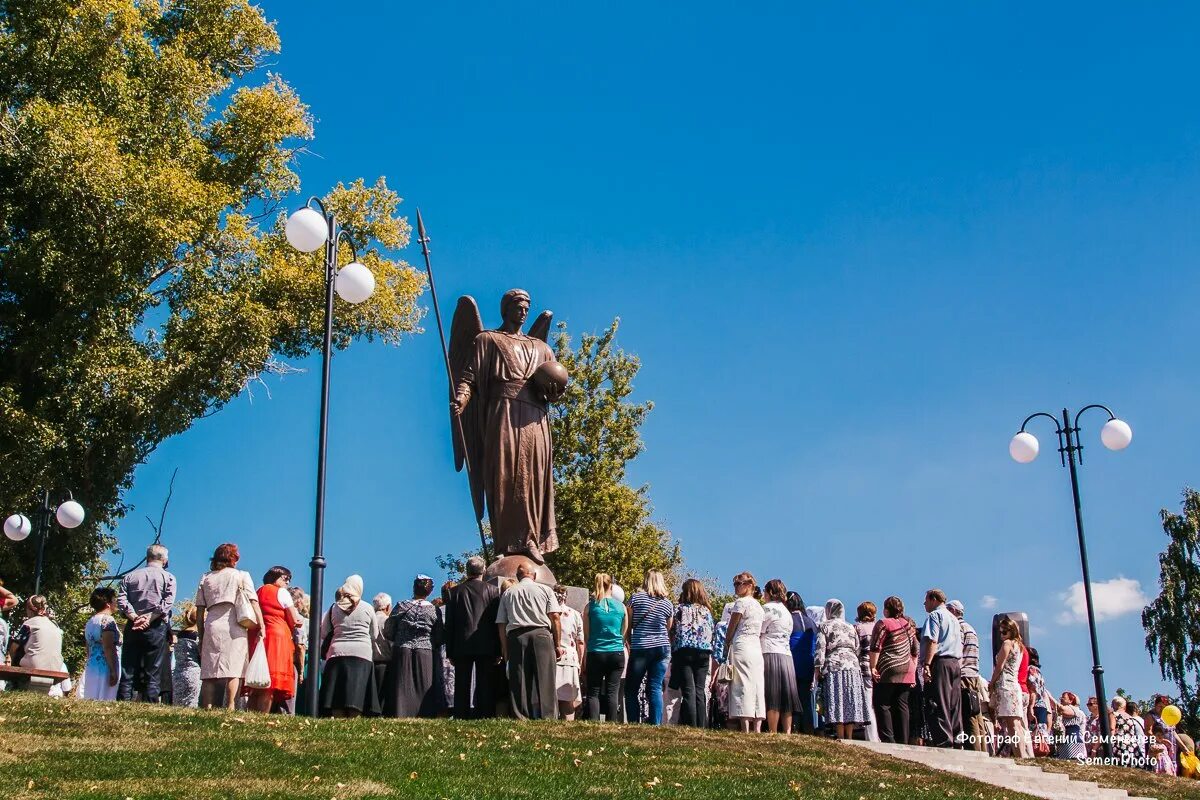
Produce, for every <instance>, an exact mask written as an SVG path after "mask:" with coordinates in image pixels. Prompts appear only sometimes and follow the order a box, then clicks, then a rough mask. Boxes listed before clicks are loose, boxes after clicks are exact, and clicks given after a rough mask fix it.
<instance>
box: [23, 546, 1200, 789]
mask: <svg viewBox="0 0 1200 800" xmlns="http://www.w3.org/2000/svg"><path fill="white" fill-rule="evenodd" d="M167 555H168V554H167V550H166V548H165V547H162V546H161V545H157V544H156V545H153V546H151V547H150V548H149V550H148V551H147V557H146V564H145V566H143V567H140V568H139V569H136V570H133V571H132V572H130V573H128V574H126V575H125V576H123V578H122V579H121V581H120V585H119V587H118V588H117V589H113V588H110V587H107V586H102V587H99V588H97V589H96V590H95V591H94V592H92V595H91V598H90V602H91V607H92V609H93V610H94V612H95V613H94V615H93V616H92V617H91V618H90V619H89V620H88V621H87V623H86V625H85V626H84V630H83V638H84V641H85V642H86V646H87V658H86V663H85V666H84V669H83V670H82V674H81V675H80V676H79V680H78V683H77V685H72V684H71V682H70V680H69V679H68V680H66V681H59V682H57V683H54V684H52V685H50V686H49V691H50V692H51V693H59V694H62V693H67V692H70V693H74V694H75V695H76V696H78V697H81V698H86V699H93V700H134V699H138V700H143V701H146V702H151V703H155V702H168V703H172V704H174V705H178V706H191V707H203V708H212V707H219V708H220V707H223V708H228V709H233V708H245V709H248V710H251V711H259V712H263V713H270V712H274V713H296V712H297V710H298V709H297V703H298V701H299V702H300V706H301V707H300V709H299V710H300V711H307V709H305V708H303V698H305V697H306V696H307V694H308V693H307V692H306V691H304V689H305V687H306V686H307V685H308V682H309V681H311V680H317V681H318V690H317V691H318V697H319V704H320V705H319V709H318V711H319V713H320V714H321V715H323V716H330V717H356V716H360V715H366V716H380V715H382V716H388V717H438V716H453V717H455V718H457V719H479V718H487V717H495V716H502V715H506V716H511V717H515V718H517V719H548V718H557V719H563V720H572V719H576V718H580V719H587V720H593V721H606V722H630V723H639V722H644V723H649V724H653V725H658V724H663V723H671V722H673V723H677V724H680V725H688V726H696V727H715V728H729V729H732V730H739V731H742V732H747V733H749V732H759V731H761V732H768V733H775V734H791V733H806V734H826V735H832V736H836V737H838V738H852V737H856V736H861V737H863V738H866V739H869V740H873V741H882V742H893V743H907V744H916V745H927V746H933V747H960V748H968V749H974V750H979V751H985V752H989V753H992V754H994V755H1011V756H1016V757H1034V756H1052V755H1054V756H1058V757H1061V758H1069V759H1085V758H1093V759H1094V758H1099V757H1100V756H1101V753H1102V747H1101V735H1100V728H1101V726H1100V719H1101V717H1100V714H1101V710H1100V709H1099V707H1098V704H1097V701H1096V698H1094V697H1092V698H1089V699H1088V701H1087V703H1086V705H1085V706H1080V703H1079V698H1078V696H1077V695H1075V694H1074V693H1072V692H1070V691H1064V692H1062V693H1061V694H1059V695H1058V698H1057V699H1055V696H1054V695H1053V694H1052V693H1051V692H1050V691H1049V689H1048V688H1047V686H1046V682H1045V679H1044V677H1043V675H1042V672H1041V662H1040V659H1039V656H1038V652H1037V650H1036V649H1034V648H1031V647H1028V646H1027V645H1026V644H1025V642H1024V641H1023V637H1022V632H1021V628H1020V626H1019V625H1018V624H1017V623H1016V622H1015V621H1013V620H1012V619H1009V618H1007V617H1006V618H1002V619H1001V620H1000V624H999V635H1000V640H999V646H998V647H996V648H995V650H996V655H995V659H994V662H993V664H992V666H991V670H990V675H989V674H988V672H987V670H986V666H985V665H983V664H981V661H980V649H979V636H978V633H977V632H976V630H975V628H974V627H973V626H972V625H971V624H970V623H969V622H968V621H967V620H966V618H965V609H964V606H963V604H962V603H961V602H960V601H957V600H951V601H949V602H948V601H947V598H946V596H945V594H944V593H943V592H941V591H940V590H938V589H930V590H929V591H928V592H927V593H926V595H925V598H924V610H925V618H924V621H923V622H922V623H921V624H920V625H918V624H917V623H916V622H915V621H914V620H913V619H912V618H911V617H910V616H908V615H907V614H906V613H905V606H904V602H903V600H901V598H899V597H896V596H891V597H888V598H886V599H885V600H884V603H883V616H882V618H877V611H878V609H877V606H876V605H875V604H874V603H873V602H870V601H866V602H862V603H860V604H859V605H858V606H857V608H856V613H855V618H854V621H853V622H850V621H848V620H847V618H846V608H845V606H844V605H843V603H842V602H841V601H840V600H837V599H830V600H829V601H827V602H826V603H825V604H824V605H823V606H806V605H805V603H804V600H803V599H802V598H801V597H800V595H799V594H797V593H796V592H794V591H789V590H788V589H787V587H786V586H785V584H784V582H783V581H782V580H780V579H777V578H776V579H772V580H769V581H767V583H766V584H765V586H763V587H762V589H760V588H759V586H758V583H757V581H756V580H755V578H754V576H753V575H751V574H750V573H748V572H742V573H740V574H738V575H737V576H736V577H735V578H734V580H733V590H734V598H733V600H732V601H730V602H729V603H727V604H725V605H724V607H723V609H722V610H721V613H720V615H719V616H715V615H714V614H713V611H714V609H713V607H712V605H711V602H710V598H709V596H708V594H707V592H706V590H705V587H704V585H703V584H702V583H701V582H700V581H699V580H696V579H694V578H689V579H687V580H685V581H684V582H683V584H682V586H681V587H680V592H679V594H678V596H677V597H672V595H671V594H670V593H669V592H668V588H667V581H666V579H665V577H664V575H663V574H662V573H660V572H658V571H656V570H649V571H647V572H646V573H645V576H644V580H643V581H642V583H641V585H640V586H638V587H636V588H635V589H634V590H633V591H632V592H630V593H629V594H628V596H627V595H626V592H625V590H624V589H623V588H622V587H621V586H619V585H618V584H616V583H615V582H614V581H613V579H612V577H611V576H609V575H608V574H605V573H600V574H597V575H596V576H595V580H594V585H593V586H592V591H591V592H590V598H589V599H588V601H587V602H586V603H585V604H582V609H581V610H580V609H577V608H574V607H572V605H570V604H568V602H567V600H568V589H567V587H565V586H561V585H560V586H553V587H552V586H548V585H546V584H543V583H540V582H538V581H537V580H536V578H537V575H536V572H535V568H533V567H531V566H522V567H520V568H519V569H518V571H517V573H516V576H515V578H511V579H507V580H504V581H502V582H499V583H497V582H494V581H489V580H485V579H484V573H485V567H486V565H485V562H484V561H483V559H482V558H479V557H474V558H471V559H469V560H468V561H467V562H466V564H465V570H464V575H463V577H462V580H460V581H457V582H455V581H448V582H446V583H445V584H443V585H442V586H441V588H440V591H439V592H438V593H437V596H434V594H435V592H434V589H435V586H434V581H433V579H432V578H430V577H429V576H427V575H418V576H416V578H415V579H414V580H413V585H412V596H411V597H410V598H408V599H404V600H400V601H398V602H393V600H392V598H391V597H390V596H389V595H388V594H386V593H379V594H376V595H375V596H374V597H373V599H372V601H371V602H370V603H368V602H366V601H365V600H364V595H363V592H364V586H363V581H362V578H361V577H359V576H358V575H351V576H349V577H348V578H346V580H345V581H344V582H343V583H342V585H341V586H340V587H339V588H338V589H337V591H336V593H335V596H334V601H333V603H331V604H330V606H329V607H328V608H327V609H325V610H324V612H323V613H322V614H321V615H320V617H319V619H318V620H317V622H316V624H317V625H318V626H319V627H318V631H319V642H320V648H321V652H320V658H319V663H320V664H321V669H320V674H319V675H318V676H312V675H306V674H305V667H306V662H307V659H306V650H307V646H308V641H309V635H308V631H309V626H310V624H312V623H311V622H310V617H311V612H312V611H313V609H310V607H309V598H308V596H307V595H306V594H305V593H304V591H303V590H301V589H300V588H298V587H293V586H291V579H292V574H291V572H290V571H289V570H288V569H287V568H286V567H283V566H273V567H271V568H270V569H268V570H267V571H266V573H265V574H264V575H263V576H262V581H261V583H260V584H259V585H258V587H257V588H256V587H255V582H254V579H253V577H252V576H251V575H250V573H248V572H246V571H244V570H241V569H238V564H239V562H240V553H239V551H238V548H237V546H236V545H235V544H232V543H225V544H222V545H220V546H219V547H217V548H216V550H215V552H214V553H213V556H212V559H211V562H210V570H209V571H208V572H206V573H205V574H204V576H203V577H202V578H201V580H200V583H199V586H198V587H197V589H196V592H195V595H194V599H193V600H190V601H181V602H178V603H177V600H178V598H177V589H176V582H175V578H174V576H173V575H172V574H171V573H170V572H169V571H168V569H167ZM16 604H17V598H16V597H15V596H13V595H12V593H11V592H8V591H7V590H5V589H3V587H2V586H0V609H4V610H9V609H11V608H13V607H14V606H15V605H16ZM24 610H25V620H24V622H23V623H22V625H21V626H20V628H19V629H18V631H16V632H15V633H14V634H13V635H12V636H11V642H7V643H6V642H4V641H3V639H5V638H8V626H7V622H5V621H4V620H3V617H2V615H0V646H3V650H4V652H6V653H7V655H8V658H9V659H10V661H11V663H12V664H14V665H19V666H22V667H32V668H35V669H42V670H52V671H62V672H65V671H66V668H65V665H64V664H63V659H62V641H63V633H62V631H61V630H60V629H59V628H58V626H57V625H56V624H55V623H54V621H53V620H52V619H51V616H52V612H51V611H50V608H49V605H48V603H47V601H46V598H44V597H42V596H40V595H39V596H34V597H30V598H29V599H28V600H27V601H26V602H25V609H24ZM256 660H257V663H255V662H256ZM252 674H253V678H251V675H252ZM1169 703H1170V700H1169V698H1167V697H1165V696H1163V695H1157V696H1155V698H1154V700H1153V705H1152V707H1150V708H1146V709H1138V708H1137V707H1136V705H1135V704H1133V703H1131V702H1129V701H1127V700H1126V699H1125V698H1123V697H1116V698H1113V700H1112V704H1111V709H1107V710H1105V712H1104V713H1106V714H1107V715H1108V723H1109V728H1110V730H1111V743H1112V751H1113V757H1114V759H1115V761H1116V762H1117V763H1119V764H1121V765H1124V766H1133V767H1144V768H1146V769H1149V770H1153V771H1154V772H1158V773H1162V774H1169V775H1181V776H1184V777H1192V778H1195V777H1196V776H1197V768H1198V766H1200V764H1198V763H1197V758H1196V753H1195V744H1194V742H1193V740H1192V739H1191V738H1190V737H1188V736H1187V735H1185V734H1184V733H1183V732H1181V731H1177V730H1175V728H1174V727H1173V726H1171V725H1169V724H1167V722H1166V721H1165V720H1164V719H1163V711H1164V708H1166V707H1167V706H1168V704H1169Z"/></svg>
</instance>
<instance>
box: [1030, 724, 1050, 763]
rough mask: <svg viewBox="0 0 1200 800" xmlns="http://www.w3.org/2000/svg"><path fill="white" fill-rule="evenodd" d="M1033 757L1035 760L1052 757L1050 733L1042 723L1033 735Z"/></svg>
mask: <svg viewBox="0 0 1200 800" xmlns="http://www.w3.org/2000/svg"><path fill="white" fill-rule="evenodd" d="M1033 755H1034V757H1035V758H1046V757H1048V756H1049V755H1050V733H1049V731H1047V730H1046V726H1045V725H1044V724H1041V723H1039V724H1038V726H1037V730H1036V732H1035V733H1034V734H1033Z"/></svg>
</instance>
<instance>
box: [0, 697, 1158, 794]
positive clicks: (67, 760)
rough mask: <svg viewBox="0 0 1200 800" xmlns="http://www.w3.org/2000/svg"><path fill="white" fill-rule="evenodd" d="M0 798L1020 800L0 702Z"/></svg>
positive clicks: (411, 724) (590, 751)
mask: <svg viewBox="0 0 1200 800" xmlns="http://www.w3.org/2000/svg"><path fill="white" fill-rule="evenodd" d="M1162 796H1164V797H1166V796H1167V795H1162ZM0 797H3V798H12V799H13V800H17V799H18V798H20V799H22V800H24V799H29V800H32V799H33V798H39V799H40V798H46V799H47V800H49V799H50V798H53V799H54V800H59V799H60V798H61V799H62V800H76V799H77V798H96V800H99V799H100V798H104V800H112V798H117V800H122V798H135V800H149V799H150V798H281V799H282V798H289V800H290V798H320V799H321V800H329V798H338V800H346V799H347V798H423V799H424V798H441V797H447V798H456V799H457V798H502V797H503V798H509V797H531V798H563V799H564V800H566V799H567V798H570V800H586V798H592V797H596V798H610V797H618V798H705V797H712V798H720V800H728V799H730V798H770V800H782V799H784V798H789V797H803V798H831V799H833V800H859V798H871V799H872V800H874V798H879V799H880V800H913V799H914V798H934V797H937V798H946V797H954V798H981V799H982V800H992V799H993V798H1000V797H1007V798H1009V800H1026V796H1023V795H1019V794H1016V793H1006V792H1001V791H1000V790H997V789H995V788H993V787H990V786H986V785H984V784H980V783H976V782H974V781H969V780H965V779H962V778H959V777H956V776H952V775H947V774H944V773H937V772H933V771H930V770H926V769H924V768H923V767H920V766H918V765H916V764H910V763H906V762H902V761H896V760H893V759H889V758H882V757H878V756H874V755H872V754H870V753H868V752H866V751H863V750H861V749H858V748H849V747H846V746H843V745H839V744H838V743H836V742H833V741H828V740H823V739H816V738H813V737H801V736H792V737H777V736H763V735H753V736H748V735H739V734H734V733H726V732H713V731H698V730H692V729H686V728H678V727H664V728H651V727H648V726H638V727H632V726H616V725H597V724H592V723H582V722H574V723H515V722H512V721H508V720H491V721H487V722H481V723H459V722H454V721H449V720H425V721H403V720H353V721H351V720H307V719H295V718H286V717H279V716H272V717H267V716H262V715H256V714H224V713H219V712H201V711H187V710H179V709H171V708H163V707H150V706H141V705H132V704H113V703H91V702H84V701H71V700H65V701H64V700H58V701H53V700H49V699H47V698H45V697H37V696H33V695H22V694H17V693H12V692H6V693H4V694H3V695H0ZM1180 797H1182V795H1180Z"/></svg>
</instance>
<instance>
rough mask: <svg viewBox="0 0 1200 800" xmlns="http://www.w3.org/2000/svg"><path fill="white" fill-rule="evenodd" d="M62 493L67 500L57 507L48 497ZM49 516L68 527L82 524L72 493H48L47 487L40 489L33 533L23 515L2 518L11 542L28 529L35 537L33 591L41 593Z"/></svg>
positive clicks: (81, 513)
mask: <svg viewBox="0 0 1200 800" xmlns="http://www.w3.org/2000/svg"><path fill="white" fill-rule="evenodd" d="M62 495H66V499H65V500H63V501H62V502H60V503H59V504H58V507H57V508H56V507H54V506H53V505H51V502H50V501H51V497H61V496H62ZM52 515H53V517H54V518H55V519H56V520H58V524H59V525H61V526H62V527H64V528H66V529H68V530H70V529H72V528H78V527H79V526H80V525H82V524H83V518H84V511H83V506H81V505H79V503H77V502H75V498H74V497H73V496H72V495H71V493H70V492H69V491H67V492H51V491H50V490H49V489H45V490H43V491H42V507H41V508H39V509H38V511H37V514H36V515H35V518H36V519H37V530H36V532H34V528H33V523H31V522H30V521H29V517H27V516H25V515H24V514H13V515H12V516H11V517H9V518H8V519H6V520H4V535H5V536H7V537H8V538H9V539H11V540H12V541H14V542H23V541H25V539H26V538H28V537H29V534H30V533H31V532H33V533H34V535H35V536H37V561H36V562H35V564H34V567H33V593H34V594H41V593H42V564H43V563H44V561H45V558H46V537H47V536H48V535H49V534H50V517H51V516H52Z"/></svg>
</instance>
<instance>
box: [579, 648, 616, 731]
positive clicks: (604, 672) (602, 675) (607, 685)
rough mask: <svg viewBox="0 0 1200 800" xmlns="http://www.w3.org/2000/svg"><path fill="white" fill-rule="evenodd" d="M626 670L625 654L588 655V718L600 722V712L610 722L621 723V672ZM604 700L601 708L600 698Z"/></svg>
mask: <svg viewBox="0 0 1200 800" xmlns="http://www.w3.org/2000/svg"><path fill="white" fill-rule="evenodd" d="M624 669H625V653H624V651H621V650H616V651H613V652H611V653H588V654H587V715H588V716H587V718H588V719H590V720H591V721H593V722H599V721H600V712H601V711H603V712H604V719H605V720H607V721H608V722H620V721H621V706H620V696H621V671H622V670H624ZM601 697H603V698H604V701H603V702H604V705H603V706H601V705H600V703H601V700H600V698H601Z"/></svg>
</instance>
